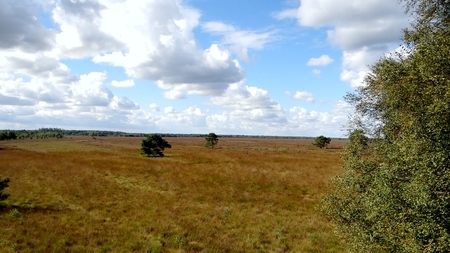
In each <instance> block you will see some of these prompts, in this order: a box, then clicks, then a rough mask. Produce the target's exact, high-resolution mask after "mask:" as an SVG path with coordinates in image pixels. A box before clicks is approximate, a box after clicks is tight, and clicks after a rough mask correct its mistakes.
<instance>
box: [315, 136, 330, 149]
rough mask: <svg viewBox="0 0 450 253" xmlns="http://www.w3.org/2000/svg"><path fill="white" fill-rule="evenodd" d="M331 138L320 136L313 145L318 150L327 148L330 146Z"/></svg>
mask: <svg viewBox="0 0 450 253" xmlns="http://www.w3.org/2000/svg"><path fill="white" fill-rule="evenodd" d="M330 142H331V138H328V137H325V136H323V135H321V136H318V137H317V138H316V139H314V143H313V145H314V146H316V147H318V148H326V147H327V146H328V144H330Z"/></svg>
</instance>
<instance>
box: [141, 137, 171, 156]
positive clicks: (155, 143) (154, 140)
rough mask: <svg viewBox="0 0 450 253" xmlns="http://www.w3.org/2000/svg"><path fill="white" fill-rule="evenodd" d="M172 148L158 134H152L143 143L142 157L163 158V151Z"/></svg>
mask: <svg viewBox="0 0 450 253" xmlns="http://www.w3.org/2000/svg"><path fill="white" fill-rule="evenodd" d="M171 147H172V146H171V145H170V144H169V143H168V142H167V141H166V140H165V139H163V138H162V137H161V136H160V135H158V134H150V135H148V136H147V138H146V139H144V140H142V143H141V155H145V156H148V157H150V156H153V157H163V156H164V154H163V152H162V151H164V149H166V148H171Z"/></svg>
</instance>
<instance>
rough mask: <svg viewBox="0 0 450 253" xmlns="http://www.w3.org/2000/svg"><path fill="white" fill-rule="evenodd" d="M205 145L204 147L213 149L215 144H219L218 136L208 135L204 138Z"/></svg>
mask: <svg viewBox="0 0 450 253" xmlns="http://www.w3.org/2000/svg"><path fill="white" fill-rule="evenodd" d="M205 139H206V144H205V147H211V148H214V146H215V145H217V143H219V139H218V136H217V135H216V134H215V133H209V134H208V135H207V136H206V137H205Z"/></svg>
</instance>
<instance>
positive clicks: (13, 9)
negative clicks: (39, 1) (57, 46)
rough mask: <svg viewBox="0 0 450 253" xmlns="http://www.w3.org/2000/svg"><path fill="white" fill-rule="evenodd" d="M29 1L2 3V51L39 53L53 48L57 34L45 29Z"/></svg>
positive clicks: (0, 37)
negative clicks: (14, 50) (13, 50)
mask: <svg viewBox="0 0 450 253" xmlns="http://www.w3.org/2000/svg"><path fill="white" fill-rule="evenodd" d="M33 7H34V6H33V4H32V3H31V2H29V1H0V24H1V25H0V34H1V36H0V49H20V50H23V51H26V52H29V53H31V52H39V51H45V50H49V49H51V48H52V47H53V44H54V40H55V32H54V31H52V30H50V29H47V28H45V27H44V26H43V25H42V24H40V23H39V21H38V20H37V19H36V17H35V16H34V13H33V12H32V9H33Z"/></svg>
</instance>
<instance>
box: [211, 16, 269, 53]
mask: <svg viewBox="0 0 450 253" xmlns="http://www.w3.org/2000/svg"><path fill="white" fill-rule="evenodd" d="M202 28H203V29H204V30H205V31H207V32H209V33H212V34H216V35H219V36H222V37H223V40H222V42H221V43H222V44H224V45H229V46H230V47H231V48H232V49H233V50H234V51H235V52H236V53H237V54H238V56H239V57H240V58H241V59H244V60H246V61H248V60H249V59H248V50H249V49H256V50H261V49H263V48H264V46H265V45H266V44H267V43H269V42H272V41H273V40H274V34H275V32H273V31H265V32H256V31H246V30H240V29H238V28H236V27H234V26H232V25H227V24H224V23H222V22H217V21H215V22H206V23H205V24H203V25H202Z"/></svg>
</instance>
